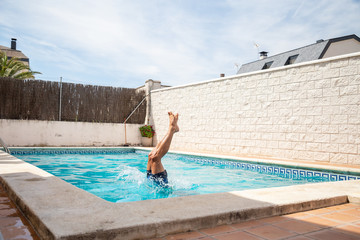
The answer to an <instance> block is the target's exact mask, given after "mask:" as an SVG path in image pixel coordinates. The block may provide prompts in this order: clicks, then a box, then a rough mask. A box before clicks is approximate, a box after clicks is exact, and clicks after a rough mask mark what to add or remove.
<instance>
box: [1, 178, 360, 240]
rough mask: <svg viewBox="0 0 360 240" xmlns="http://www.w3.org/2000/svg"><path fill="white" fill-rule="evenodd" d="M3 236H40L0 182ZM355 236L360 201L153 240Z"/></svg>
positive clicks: (347, 239) (359, 236) (336, 238)
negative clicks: (359, 202)
mask: <svg viewBox="0 0 360 240" xmlns="http://www.w3.org/2000/svg"><path fill="white" fill-rule="evenodd" d="M0 233H1V235H0V240H2V239H5V240H6V239H25V240H31V239H34V240H38V239H39V237H38V236H37V235H36V233H35V231H34V230H33V228H32V227H31V225H30V224H29V223H28V222H27V220H26V219H25V218H24V216H23V215H22V214H21V212H19V211H18V209H17V208H16V207H15V205H14V203H12V202H11V200H10V199H9V197H8V196H7V194H6V193H5V191H4V189H3V188H2V186H1V185H0ZM180 239H194V240H196V239H202V240H210V239H212V240H214V239H218V240H232V239H241V240H264V239H270V240H277V239H288V240H309V239H313V240H314V239H315V240H321V239H326V240H332V239H334V240H342V239H343V240H352V239H354V240H355V239H360V204H355V203H347V204H343V205H337V206H332V207H327V208H321V209H316V210H311V211H306V212H300V213H294V214H288V215H283V216H277V217H270V218H264V219H259V220H252V221H247V222H243V223H236V224H231V225H222V226H218V227H214V228H207V229H200V230H197V231H191V232H186V233H179V234H174V235H168V236H165V237H161V238H154V239H152V240H180Z"/></svg>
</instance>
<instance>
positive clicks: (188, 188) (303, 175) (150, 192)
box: [12, 149, 360, 202]
mask: <svg viewBox="0 0 360 240" xmlns="http://www.w3.org/2000/svg"><path fill="white" fill-rule="evenodd" d="M12 153H13V155H15V156H16V157H18V158H20V159H22V160H24V161H26V162H29V163H31V164H33V165H35V166H37V167H39V168H41V169H43V170H45V171H47V172H49V173H51V174H53V175H55V176H57V177H59V178H61V179H63V180H65V181H67V182H69V183H71V184H73V185H75V186H76V187H79V188H82V189H84V190H86V191H88V192H90V193H92V194H94V195H97V196H98V197H101V198H103V199H105V200H108V201H111V202H130V201H140V200H147V199H158V198H168V197H179V196H188V195H196V194H206V193H217V192H228V191H238V190H245V189H256V188H268V187H278V186H288V185H296V184H306V183H312V182H324V181H336V180H348V179H360V177H359V176H350V175H344V174H335V173H326V172H325V173H324V172H318V171H313V170H299V169H291V168H285V167H280V166H266V165H259V164H252V163H247V162H239V161H230V160H229V161H226V160H223V159H216V158H204V157H196V156H190V155H179V154H167V155H166V156H165V157H164V158H163V165H164V167H165V168H166V170H167V172H168V177H169V186H167V187H165V188H164V187H161V186H158V185H156V184H154V183H153V182H152V181H150V180H147V179H146V164H147V156H148V153H149V152H146V151H141V150H134V149H132V150H131V149H130V150H125V151H124V150H95V151H89V150H87V151H86V150H68V151H67V150H36V151H32V150H26V151H25V150H24V151H21V150H12Z"/></svg>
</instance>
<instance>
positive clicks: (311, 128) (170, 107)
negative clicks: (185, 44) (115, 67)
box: [151, 53, 360, 165]
mask: <svg viewBox="0 0 360 240" xmlns="http://www.w3.org/2000/svg"><path fill="white" fill-rule="evenodd" d="M151 99H152V104H151V107H152V115H153V122H154V127H155V129H156V131H157V135H156V140H157V141H159V140H160V139H161V138H162V137H163V136H164V135H165V133H166V131H167V128H168V118H167V112H168V111H174V112H178V113H179V114H180V117H179V126H180V132H179V133H176V135H175V136H174V138H173V143H172V145H171V149H172V150H184V151H196V152H209V153H219V154H231V155H239V156H259V157H271V158H283V159H295V160H306V161H321V162H331V163H341V164H357V165H360V53H356V54H349V55H343V56H338V57H333V58H327V59H323V60H317V61H312V62H307V63H301V64H295V65H291V66H286V67H280V68H277V69H272V70H263V71H258V72H253V73H247V74H241V75H236V76H232V77H227V78H220V79H215V80H211V81H207V82H202V83H196V84H191V85H186V86H179V87H172V88H167V89H161V90H155V91H152V93H151Z"/></svg>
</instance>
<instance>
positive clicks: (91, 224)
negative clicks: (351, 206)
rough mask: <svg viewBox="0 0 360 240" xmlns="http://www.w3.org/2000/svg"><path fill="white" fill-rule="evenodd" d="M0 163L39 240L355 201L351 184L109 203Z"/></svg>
mask: <svg viewBox="0 0 360 240" xmlns="http://www.w3.org/2000/svg"><path fill="white" fill-rule="evenodd" d="M0 164H1V165H2V167H1V168H0V176H1V182H2V184H3V185H5V187H6V189H7V190H8V192H10V196H11V198H12V199H13V200H15V202H16V204H17V205H18V206H19V207H20V208H21V210H22V211H23V212H24V213H25V214H27V215H28V217H29V218H30V221H31V223H32V224H33V225H34V226H35V227H36V229H37V230H38V231H39V234H40V235H41V236H42V237H43V238H53V239H79V238H86V239H87V238H88V239H94V238H95V237H97V238H100V239H101V238H103V239H108V238H114V239H115V238H116V237H117V236H121V237H122V238H129V239H132V238H145V237H148V238H149V237H156V236H162V235H165V234H170V233H176V232H181V231H187V230H195V229H199V228H204V227H213V226H215V225H220V224H226V223H233V222H240V221H245V220H250V219H254V218H262V217H267V216H274V215H281V214H286V213H292V212H298V211H304V210H310V209H315V208H320V207H327V206H331V205H336V204H341V203H345V202H347V201H348V200H349V199H350V200H351V199H353V200H354V201H355V200H358V199H359V196H360V187H359V183H360V181H359V180H357V181H346V182H331V183H318V184H308V185H298V186H290V187H280V188H268V189H258V190H247V191H241V192H229V193H218V194H207V195H197V196H188V197H181V198H170V199H159V200H147V201H141V202H130V203H110V202H107V201H105V200H103V199H100V198H98V197H96V196H94V195H92V194H90V193H87V192H85V191H83V190H81V189H78V188H76V187H74V186H72V185H70V184H68V183H66V182H64V181H62V180H61V179H59V178H57V177H54V176H53V175H51V174H49V173H47V172H44V171H43V170H41V169H38V168H36V167H34V166H32V165H30V164H27V163H25V162H23V161H22V160H19V159H17V158H15V157H13V156H10V155H8V154H5V153H2V152H1V151H0ZM289 192H291V194H289ZM353 200H352V201H353ZM164 209H166V211H164Z"/></svg>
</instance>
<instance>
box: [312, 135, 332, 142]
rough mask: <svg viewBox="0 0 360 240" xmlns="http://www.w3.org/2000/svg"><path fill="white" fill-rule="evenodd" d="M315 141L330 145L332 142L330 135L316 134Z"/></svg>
mask: <svg viewBox="0 0 360 240" xmlns="http://www.w3.org/2000/svg"><path fill="white" fill-rule="evenodd" d="M314 141H315V142H320V143H329V142H330V134H326V133H323V134H318V133H315V134H314Z"/></svg>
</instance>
